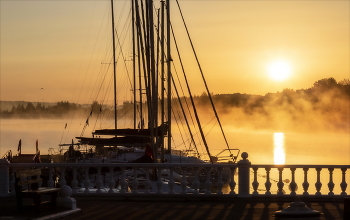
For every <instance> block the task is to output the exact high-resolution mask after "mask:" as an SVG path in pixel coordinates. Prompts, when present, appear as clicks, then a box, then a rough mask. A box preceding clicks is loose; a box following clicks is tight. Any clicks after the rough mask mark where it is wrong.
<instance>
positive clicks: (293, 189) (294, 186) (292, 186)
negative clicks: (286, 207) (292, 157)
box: [289, 168, 297, 196]
mask: <svg viewBox="0 0 350 220" xmlns="http://www.w3.org/2000/svg"><path fill="white" fill-rule="evenodd" d="M295 170H296V168H290V171H291V172H292V181H291V182H290V184H289V188H290V191H291V192H290V195H292V196H296V195H297V193H296V190H297V183H296V182H295Z"/></svg>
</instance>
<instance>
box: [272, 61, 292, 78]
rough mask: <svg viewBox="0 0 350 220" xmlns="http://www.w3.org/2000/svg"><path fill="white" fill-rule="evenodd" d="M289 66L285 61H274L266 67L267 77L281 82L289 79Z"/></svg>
mask: <svg viewBox="0 0 350 220" xmlns="http://www.w3.org/2000/svg"><path fill="white" fill-rule="evenodd" d="M291 70H292V68H291V66H290V64H289V63H288V62H287V61H284V60H276V61H274V62H272V63H270V64H269V65H268V69H267V71H268V73H269V76H270V77H271V78H272V79H273V80H275V81H283V80H286V79H288V78H289V76H290V74H291Z"/></svg>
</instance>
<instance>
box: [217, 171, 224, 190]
mask: <svg viewBox="0 0 350 220" xmlns="http://www.w3.org/2000/svg"><path fill="white" fill-rule="evenodd" d="M223 169H224V168H223V167H218V172H219V176H218V182H217V184H216V186H217V188H218V192H217V193H216V194H217V195H222V194H223V192H222V187H223V186H224V182H223V181H222V171H223Z"/></svg>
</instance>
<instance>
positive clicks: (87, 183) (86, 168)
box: [84, 167, 90, 193]
mask: <svg viewBox="0 0 350 220" xmlns="http://www.w3.org/2000/svg"><path fill="white" fill-rule="evenodd" d="M84 187H85V190H84V193H90V190H89V188H90V180H89V167H85V180H84Z"/></svg>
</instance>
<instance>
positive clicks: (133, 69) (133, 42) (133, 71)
mask: <svg viewBox="0 0 350 220" xmlns="http://www.w3.org/2000/svg"><path fill="white" fill-rule="evenodd" d="M134 8H135V5H134V0H131V11H132V73H133V78H134V129H136V107H137V105H136V68H135V62H136V61H135V9H134Z"/></svg>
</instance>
